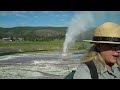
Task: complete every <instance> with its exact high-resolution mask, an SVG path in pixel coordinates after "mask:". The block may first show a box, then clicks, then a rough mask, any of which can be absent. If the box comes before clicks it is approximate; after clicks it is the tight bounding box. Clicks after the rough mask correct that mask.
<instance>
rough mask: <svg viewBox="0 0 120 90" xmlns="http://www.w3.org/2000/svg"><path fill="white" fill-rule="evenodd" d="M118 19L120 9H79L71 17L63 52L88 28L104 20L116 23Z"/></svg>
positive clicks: (119, 17)
mask: <svg viewBox="0 0 120 90" xmlns="http://www.w3.org/2000/svg"><path fill="white" fill-rule="evenodd" d="M119 19H120V11H80V12H79V13H78V14H76V15H75V16H74V17H73V19H72V20H71V23H70V26H69V27H68V29H67V33H66V38H65V41H64V44H63V53H67V52H68V51H69V49H70V48H71V47H72V46H73V45H74V43H75V41H76V40H77V39H78V37H79V36H80V35H82V33H83V32H85V31H87V30H89V28H92V27H96V26H98V25H100V24H102V23H103V22H105V21H113V22H117V23H118V22H119ZM119 23H120V22H119ZM88 33H89V32H88Z"/></svg>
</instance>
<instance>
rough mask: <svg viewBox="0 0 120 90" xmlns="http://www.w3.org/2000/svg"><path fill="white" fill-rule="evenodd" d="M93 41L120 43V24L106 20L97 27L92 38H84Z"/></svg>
mask: <svg viewBox="0 0 120 90" xmlns="http://www.w3.org/2000/svg"><path fill="white" fill-rule="evenodd" d="M83 41H86V42H91V43H110V44H120V26H119V25H118V24H116V23H113V22H105V23H104V24H102V25H100V26H99V27H97V28H96V30H95V33H94V36H93V39H92V40H83Z"/></svg>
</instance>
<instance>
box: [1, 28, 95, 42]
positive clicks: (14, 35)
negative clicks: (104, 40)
mask: <svg viewBox="0 0 120 90" xmlns="http://www.w3.org/2000/svg"><path fill="white" fill-rule="evenodd" d="M93 31H94V29H90V30H88V31H86V32H83V33H81V35H80V37H79V40H82V39H91V37H92V35H93ZM66 32H67V27H14V28H2V27H0V39H2V38H8V37H9V38H10V39H11V40H12V41H17V40H18V39H19V38H21V39H22V40H24V41H51V40H54V39H64V38H65V34H66Z"/></svg>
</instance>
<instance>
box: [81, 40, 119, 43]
mask: <svg viewBox="0 0 120 90" xmlns="http://www.w3.org/2000/svg"><path fill="white" fill-rule="evenodd" d="M83 41H84V42H90V43H108V44H120V42H112V41H92V40H83Z"/></svg>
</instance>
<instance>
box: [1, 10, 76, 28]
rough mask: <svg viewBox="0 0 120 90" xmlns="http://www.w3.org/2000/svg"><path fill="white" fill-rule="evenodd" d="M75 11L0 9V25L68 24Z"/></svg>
mask: <svg viewBox="0 0 120 90" xmlns="http://www.w3.org/2000/svg"><path fill="white" fill-rule="evenodd" d="M76 13H77V11H0V27H16V26H68V25H69V22H70V21H71V19H72V17H73V16H74V15H75V14H76Z"/></svg>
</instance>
